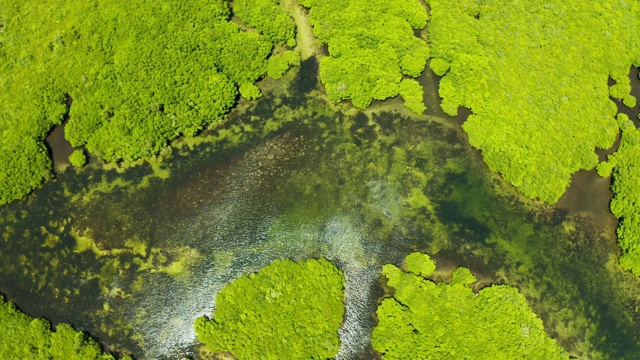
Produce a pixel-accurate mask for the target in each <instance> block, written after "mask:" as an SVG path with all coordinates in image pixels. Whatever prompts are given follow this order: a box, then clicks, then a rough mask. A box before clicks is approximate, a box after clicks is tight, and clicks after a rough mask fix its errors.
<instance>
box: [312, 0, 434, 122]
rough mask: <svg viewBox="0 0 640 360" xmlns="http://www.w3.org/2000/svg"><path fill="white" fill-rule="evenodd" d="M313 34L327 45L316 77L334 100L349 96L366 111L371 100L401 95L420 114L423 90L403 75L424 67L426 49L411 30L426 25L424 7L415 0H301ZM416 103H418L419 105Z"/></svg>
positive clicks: (423, 43) (426, 56) (426, 54)
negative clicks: (406, 81)
mask: <svg viewBox="0 0 640 360" xmlns="http://www.w3.org/2000/svg"><path fill="white" fill-rule="evenodd" d="M300 4H302V5H303V6H306V7H308V8H310V9H311V10H310V11H309V19H310V22H311V24H312V25H313V32H314V33H315V35H316V36H317V38H318V39H319V40H320V41H321V42H322V43H323V44H327V45H328V46H329V54H330V56H327V57H324V58H322V60H321V61H320V78H321V79H322V82H323V84H324V85H325V87H326V90H327V96H328V97H329V99H331V100H333V101H341V100H347V99H350V100H351V102H352V103H353V105H354V106H355V107H357V108H360V109H364V108H366V107H367V106H369V104H371V102H372V101H373V100H384V99H387V98H391V97H394V96H397V95H398V94H400V95H402V96H403V97H404V98H405V101H406V103H407V107H408V108H409V109H411V110H412V111H414V112H416V113H418V114H420V113H422V112H423V111H424V104H422V102H423V101H422V94H423V90H422V88H421V87H416V86H414V85H413V83H411V82H408V83H404V84H401V82H402V81H403V80H402V79H403V76H408V77H410V78H415V77H417V76H419V75H420V74H421V73H422V71H423V70H424V68H425V67H426V62H427V59H428V58H429V48H428V46H427V44H426V42H425V41H424V40H422V39H420V38H418V37H416V36H414V34H413V30H414V29H423V28H424V27H425V26H426V21H427V11H426V9H425V8H424V5H423V4H422V3H421V2H420V1H419V0H398V1H385V0H373V1H370V0H350V1H339V0H330V1H325V0H302V1H300ZM418 103H419V104H418Z"/></svg>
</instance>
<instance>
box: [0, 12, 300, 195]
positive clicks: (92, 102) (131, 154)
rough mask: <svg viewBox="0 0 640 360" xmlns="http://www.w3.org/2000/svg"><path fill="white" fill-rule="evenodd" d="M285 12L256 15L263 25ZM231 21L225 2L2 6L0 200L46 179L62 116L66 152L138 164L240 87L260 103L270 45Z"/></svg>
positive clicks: (208, 117) (221, 107)
mask: <svg viewBox="0 0 640 360" xmlns="http://www.w3.org/2000/svg"><path fill="white" fill-rule="evenodd" d="M266 1H267V2H270V1H269V0H266ZM281 15H282V14H276V13H266V12H265V13H262V14H261V15H260V16H261V19H262V20H261V21H262V22H261V23H260V24H262V23H264V22H266V21H267V20H268V19H269V17H270V16H274V18H273V19H271V23H273V24H278V22H277V21H276V20H277V19H280V17H281ZM229 16H230V9H229V5H228V3H227V2H226V1H223V0H186V1H182V0H181V1H178V0H154V1H142V0H134V1H122V0H120V1H112V2H109V3H108V4H106V3H96V2H95V1H92V0H80V1H73V2H70V1H62V0H56V1H53V2H46V3H43V2H41V1H34V0H29V1H17V0H10V1H5V2H3V4H2V6H1V7H0V21H1V23H0V25H1V26H0V133H2V142H1V143H0V163H2V164H3V166H2V167H1V168H0V204H4V203H7V202H10V201H12V200H15V199H18V198H21V197H23V196H24V195H25V194H27V193H28V192H29V191H31V190H32V189H33V188H34V187H36V186H38V185H39V184H40V183H41V182H42V179H43V178H45V177H46V176H47V174H48V173H49V169H50V167H51V161H50V160H49V158H48V156H47V152H46V149H45V147H44V146H43V144H42V140H43V139H44V137H45V136H46V134H47V133H48V131H49V130H50V129H51V127H52V126H53V125H55V124H60V123H61V121H62V118H63V115H64V114H65V113H66V112H70V120H69V123H68V124H67V126H66V129H65V130H66V137H67V139H68V140H69V141H70V142H71V144H72V145H73V146H75V147H78V146H82V145H86V148H87V149H88V150H89V151H90V152H91V153H92V154H94V155H97V156H98V157H100V158H103V159H105V160H107V161H117V160H121V159H123V160H134V159H138V158H149V157H152V156H154V155H155V154H157V153H158V152H159V151H160V150H161V149H163V148H164V147H165V146H166V145H167V141H168V140H171V139H174V138H176V137H177V136H179V135H180V134H184V135H187V136H193V135H194V134H196V133H197V132H198V131H199V130H200V129H202V128H203V127H204V126H206V125H208V124H211V123H214V122H216V121H217V120H218V119H220V118H221V116H222V115H224V114H225V113H227V112H228V111H229V109H230V108H231V107H232V106H233V105H234V103H235V101H236V97H237V94H238V86H241V87H242V89H243V90H245V91H244V92H243V96H245V97H247V98H249V99H255V98H257V97H259V91H257V90H258V89H257V88H256V87H255V86H254V85H253V83H254V82H255V81H256V80H258V79H260V78H261V77H263V76H265V75H266V73H267V58H268V57H269V55H270V53H271V50H272V45H273V44H272V43H271V42H270V41H269V40H268V39H267V38H265V37H263V36H261V35H259V34H256V33H253V32H245V31H242V30H241V29H240V27H239V26H238V25H237V24H235V23H233V22H230V21H229ZM278 21H279V20H278ZM290 25H291V24H289V25H287V27H288V28H290ZM256 26H258V25H257V24H256ZM261 26H262V25H261ZM265 32H267V31H266V30H265ZM290 33H291V31H289V30H288V32H287V34H288V35H286V37H289V36H291V34H290ZM68 96H69V97H70V98H71V99H73V105H72V106H71V109H70V110H69V109H68V108H67V106H66V103H67V100H68Z"/></svg>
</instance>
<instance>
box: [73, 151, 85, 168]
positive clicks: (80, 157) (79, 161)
mask: <svg viewBox="0 0 640 360" xmlns="http://www.w3.org/2000/svg"><path fill="white" fill-rule="evenodd" d="M69 162H70V163H71V165H73V166H75V167H77V168H81V167H83V166H85V165H86V164H87V157H86V156H85V155H84V152H83V151H82V150H75V151H74V152H73V153H71V155H69Z"/></svg>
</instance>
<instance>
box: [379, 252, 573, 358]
mask: <svg viewBox="0 0 640 360" xmlns="http://www.w3.org/2000/svg"><path fill="white" fill-rule="evenodd" d="M406 265H407V269H408V270H409V272H404V271H402V270H400V269H399V268H398V267H396V266H394V265H385V266H384V268H383V270H382V273H383V274H384V275H385V276H386V278H387V279H388V285H389V286H390V287H392V288H393V289H394V293H393V297H391V298H388V299H385V300H383V301H382V304H381V305H380V307H379V308H378V312H377V315H378V319H379V324H378V326H376V328H375V330H374V332H373V338H372V343H373V347H374V349H376V350H377V351H379V352H381V353H382V358H383V359H426V358H429V359H432V358H433V359H487V360H489V359H516V358H517V359H541V360H550V359H569V356H568V355H567V354H566V353H565V351H564V350H563V349H562V348H561V347H560V346H559V345H558V344H556V342H555V341H554V340H552V339H551V338H550V337H549V335H547V334H546V333H545V331H544V328H543V326H542V321H541V320H540V318H538V317H537V316H536V315H535V314H534V313H533V312H532V311H531V309H530V308H529V306H528V305H527V302H526V301H525V298H524V296H522V295H521V294H520V293H518V290H517V289H515V288H513V287H510V286H491V287H488V288H484V289H482V290H480V291H479V292H478V293H477V294H474V293H473V291H472V290H471V288H470V287H469V286H468V285H469V284H471V283H473V282H475V281H476V279H475V277H473V275H471V273H470V272H469V270H468V269H465V268H458V269H456V270H455V271H454V273H453V279H452V280H451V283H444V282H440V283H434V282H432V281H430V280H428V279H425V278H424V277H426V276H430V275H431V274H432V273H433V271H434V270H435V266H434V264H433V261H431V259H429V257H428V256H427V255H423V254H415V253H414V254H410V255H409V256H408V257H407V262H406Z"/></svg>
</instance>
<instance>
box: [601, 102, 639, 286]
mask: <svg viewBox="0 0 640 360" xmlns="http://www.w3.org/2000/svg"><path fill="white" fill-rule="evenodd" d="M618 125H619V126H620V129H621V130H622V137H621V139H620V147H619V148H618V150H617V151H616V152H615V153H614V154H613V155H609V157H608V159H607V161H606V162H603V163H600V164H599V165H598V173H599V174H600V175H601V176H609V175H612V176H613V180H612V183H611V190H612V191H613V192H614V194H615V196H614V198H613V200H612V201H611V212H612V213H613V215H615V216H616V217H618V218H619V219H620V224H619V225H618V230H617V233H618V244H619V245H620V248H621V249H622V256H621V257H620V265H621V266H622V267H623V268H625V269H627V270H631V271H632V272H633V273H634V274H636V275H638V276H640V207H639V204H640V189H638V184H640V130H638V129H636V127H635V125H634V124H633V122H632V121H631V120H629V117H627V115H625V114H619V115H618Z"/></svg>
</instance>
